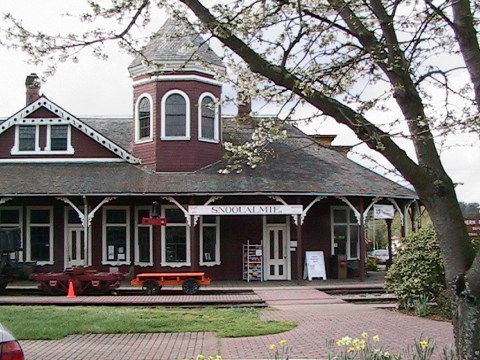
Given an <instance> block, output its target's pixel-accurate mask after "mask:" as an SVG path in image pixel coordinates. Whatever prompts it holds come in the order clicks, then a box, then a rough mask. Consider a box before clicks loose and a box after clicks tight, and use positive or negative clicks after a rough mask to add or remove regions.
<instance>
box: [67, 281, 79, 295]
mask: <svg viewBox="0 0 480 360" xmlns="http://www.w3.org/2000/svg"><path fill="white" fill-rule="evenodd" d="M74 297H77V296H76V295H75V290H74V289H73V282H72V280H69V281H68V294H67V298H74Z"/></svg>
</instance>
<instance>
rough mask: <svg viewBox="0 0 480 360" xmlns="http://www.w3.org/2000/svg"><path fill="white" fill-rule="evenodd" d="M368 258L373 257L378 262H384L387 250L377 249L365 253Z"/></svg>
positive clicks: (385, 261) (387, 257)
mask: <svg viewBox="0 0 480 360" xmlns="http://www.w3.org/2000/svg"><path fill="white" fill-rule="evenodd" d="M367 256H368V257H369V258H370V259H374V260H375V261H376V262H377V263H378V264H386V263H387V261H388V259H389V256H388V250H386V249H377V250H373V251H372V252H370V253H368V255H367Z"/></svg>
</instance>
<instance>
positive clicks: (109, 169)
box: [0, 20, 417, 281]
mask: <svg viewBox="0 0 480 360" xmlns="http://www.w3.org/2000/svg"><path fill="white" fill-rule="evenodd" d="M175 31H177V32H178V33H182V31H183V30H182V25H179V24H176V23H175V22H174V21H171V20H168V21H167V22H166V24H165V25H164V26H163V27H162V29H161V30H160V32H159V36H157V37H156V38H155V39H154V40H152V42H151V43H150V44H149V45H148V46H147V49H146V52H145V54H146V56H147V57H148V60H150V61H151V62H148V61H147V62H146V61H142V59H140V58H137V59H135V60H134V61H133V63H132V64H131V65H130V67H129V71H130V75H131V78H132V81H133V94H134V99H133V107H134V112H133V113H134V115H133V118H105V117H103V118H79V117H77V116H75V114H71V113H69V112H68V110H67V109H64V108H63V107H62V105H61V104H56V103H55V102H54V101H53V99H52V100H50V99H49V98H48V97H47V96H45V95H44V94H41V89H40V87H39V85H38V81H37V78H36V76H35V75H33V74H32V75H30V76H28V77H27V80H26V88H27V89H26V92H27V103H26V106H25V107H24V108H22V109H19V111H18V112H17V113H15V114H14V115H13V116H11V117H9V118H7V119H4V120H3V121H1V122H0V172H1V174H2V176H1V179H0V227H3V228H9V227H19V228H20V229H21V234H22V248H23V250H22V251H21V252H20V253H19V254H18V256H19V260H20V261H25V262H35V263H36V266H35V271H36V272H48V271H63V270H64V269H65V268H67V267H73V266H81V265H84V266H92V267H93V268H95V269H96V270H99V271H111V270H112V269H119V270H120V271H123V272H134V273H136V274H138V273H142V272H175V271H177V272H179V271H180V272H186V271H196V272H198V271H202V272H205V273H206V274H207V275H208V276H209V277H210V278H212V280H214V281H215V280H261V281H273V280H301V279H303V276H304V267H305V253H306V252H308V251H321V252H323V256H324V263H325V265H326V272H327V274H326V275H327V277H330V276H332V275H335V274H333V271H332V266H331V264H332V259H335V257H333V256H334V255H341V256H344V257H345V259H346V260H347V262H348V267H349V272H348V275H349V276H360V278H361V277H362V274H363V271H361V270H362V269H363V265H362V264H363V262H364V258H365V221H366V217H367V213H368V212H369V211H370V210H371V209H372V208H373V205H374V204H384V205H386V204H388V205H392V206H393V207H394V209H395V211H396V212H398V213H399V214H400V217H401V219H402V221H403V224H404V225H405V226H406V225H407V223H408V219H410V218H411V215H412V212H413V210H414V209H415V201H416V199H417V196H416V194H415V193H414V192H413V191H411V190H409V189H407V188H405V187H403V186H401V185H399V184H397V183H395V182H392V181H390V180H388V179H386V178H384V177H382V176H380V175H378V174H376V173H374V172H372V171H370V170H368V169H366V168H364V167H362V166H360V165H359V164H357V163H355V162H353V161H352V160H350V159H349V158H348V157H347V154H346V151H345V148H344V147H335V146H332V145H331V142H332V140H333V138H334V137H333V136H318V135H317V136H308V135H306V134H305V133H303V132H302V131H300V130H299V129H297V128H295V127H293V126H289V125H286V126H285V129H286V131H287V137H286V138H285V139H282V140H279V141H277V142H275V143H273V144H272V145H271V149H272V150H273V154H274V155H273V156H270V157H268V158H267V160H266V161H265V162H264V163H261V164H259V165H258V166H257V167H256V168H254V169H252V168H248V167H245V168H244V169H243V171H242V172H240V173H236V172H232V173H229V174H223V173H221V172H220V170H222V169H225V166H226V164H227V163H226V161H225V160H224V159H223V157H224V153H225V150H224V147H223V144H224V142H225V141H227V140H228V141H231V142H233V143H243V142H244V141H245V140H246V139H248V138H249V137H250V138H251V134H252V131H253V124H254V123H255V122H258V121H262V119H261V118H255V117H253V116H251V114H249V109H248V106H246V107H245V106H243V107H239V115H238V116H234V117H225V116H222V114H221V110H220V108H219V107H218V106H217V105H216V101H217V99H219V98H221V92H222V84H221V83H220V82H218V81H217V80H216V77H215V75H216V73H215V72H216V71H218V72H221V71H224V67H223V64H222V62H221V60H220V59H219V58H218V57H217V56H216V55H215V54H214V53H213V51H212V50H211V49H209V48H208V46H207V45H206V44H205V43H204V42H203V40H202V39H201V38H200V37H198V36H196V35H189V36H185V37H174V38H172V37H168V36H167V37H166V36H162V35H163V34H171V33H173V32H175ZM153 63H157V64H161V65H162V72H159V70H158V68H156V67H155V66H153V65H152V64H153ZM206 63H208V66H207V65H206ZM179 64H182V66H179Z"/></svg>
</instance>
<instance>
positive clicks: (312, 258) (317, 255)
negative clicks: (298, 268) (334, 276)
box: [303, 251, 327, 281]
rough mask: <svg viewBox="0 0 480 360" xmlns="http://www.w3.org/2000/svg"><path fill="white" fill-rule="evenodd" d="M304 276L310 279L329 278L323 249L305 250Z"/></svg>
mask: <svg viewBox="0 0 480 360" xmlns="http://www.w3.org/2000/svg"><path fill="white" fill-rule="evenodd" d="M303 278H304V279H308V281H311V280H312V279H313V278H322V279H323V280H327V273H326V271H325V258H324V256H323V251H305V268H304V274H303Z"/></svg>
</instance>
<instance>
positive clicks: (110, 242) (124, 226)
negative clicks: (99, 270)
mask: <svg viewBox="0 0 480 360" xmlns="http://www.w3.org/2000/svg"><path fill="white" fill-rule="evenodd" d="M129 219H130V211H129V209H128V208H127V207H122V206H106V207H104V208H103V245H104V246H103V261H104V263H106V264H129V263H130V230H129V229H130V226H129V225H130V221H129Z"/></svg>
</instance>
